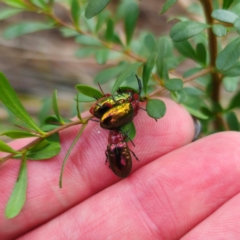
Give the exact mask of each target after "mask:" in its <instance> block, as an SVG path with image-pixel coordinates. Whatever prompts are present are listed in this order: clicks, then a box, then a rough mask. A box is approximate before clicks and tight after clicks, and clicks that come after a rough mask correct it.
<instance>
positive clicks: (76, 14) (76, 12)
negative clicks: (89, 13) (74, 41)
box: [71, 0, 81, 28]
mask: <svg viewBox="0 0 240 240" xmlns="http://www.w3.org/2000/svg"><path fill="white" fill-rule="evenodd" d="M80 13H81V9H80V5H79V1H78V0H72V3H71V14H72V19H73V22H74V25H75V26H76V27H77V28H79V19H80Z"/></svg>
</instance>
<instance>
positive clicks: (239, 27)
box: [233, 18, 240, 33]
mask: <svg viewBox="0 0 240 240" xmlns="http://www.w3.org/2000/svg"><path fill="white" fill-rule="evenodd" d="M233 25H234V27H235V28H236V29H237V32H238V33H240V18H238V19H237V20H236V21H235V22H234V24H233Z"/></svg>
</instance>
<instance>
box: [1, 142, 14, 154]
mask: <svg viewBox="0 0 240 240" xmlns="http://www.w3.org/2000/svg"><path fill="white" fill-rule="evenodd" d="M0 151H1V152H7V153H17V151H16V150H14V149H13V148H11V147H10V146H8V145H7V144H6V143H5V142H4V141H2V140H0Z"/></svg>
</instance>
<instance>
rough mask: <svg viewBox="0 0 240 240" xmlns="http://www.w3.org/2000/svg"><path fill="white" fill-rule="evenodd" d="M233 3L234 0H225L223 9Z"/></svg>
mask: <svg viewBox="0 0 240 240" xmlns="http://www.w3.org/2000/svg"><path fill="white" fill-rule="evenodd" d="M232 3H233V0H223V5H222V8H223V9H228V8H229V7H230V6H231V5H232Z"/></svg>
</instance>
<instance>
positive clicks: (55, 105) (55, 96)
mask: <svg viewBox="0 0 240 240" xmlns="http://www.w3.org/2000/svg"><path fill="white" fill-rule="evenodd" d="M52 104H53V111H54V113H55V114H56V117H57V119H58V122H60V123H64V121H63V119H62V117H61V116H60V113H59V109H58V102H57V90H55V91H54V93H53V97H52Z"/></svg>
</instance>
